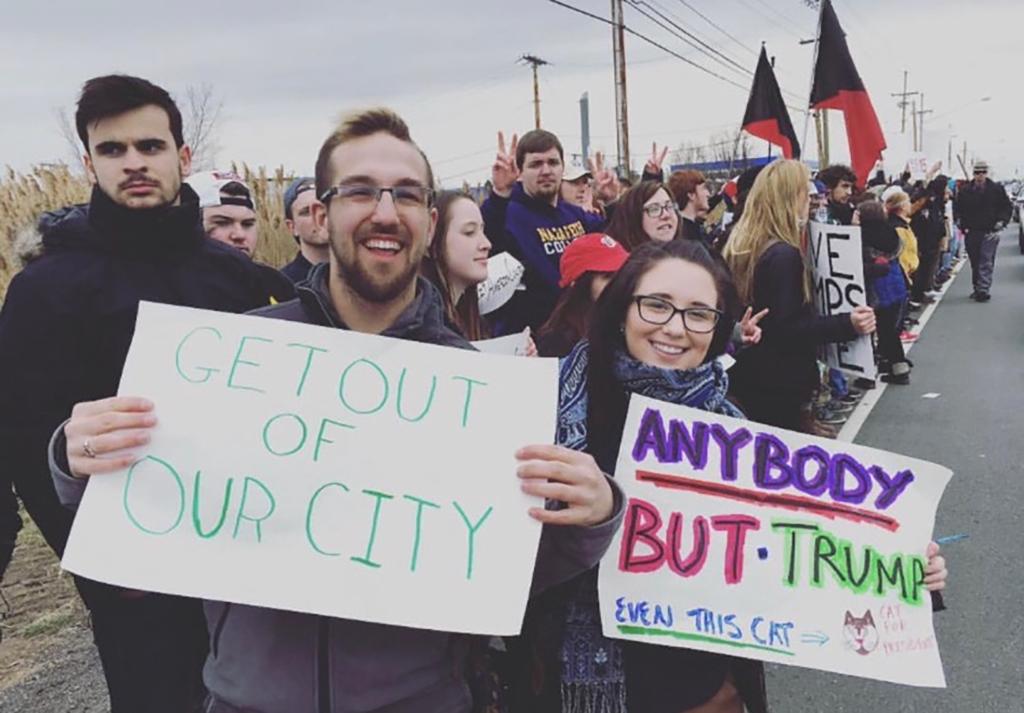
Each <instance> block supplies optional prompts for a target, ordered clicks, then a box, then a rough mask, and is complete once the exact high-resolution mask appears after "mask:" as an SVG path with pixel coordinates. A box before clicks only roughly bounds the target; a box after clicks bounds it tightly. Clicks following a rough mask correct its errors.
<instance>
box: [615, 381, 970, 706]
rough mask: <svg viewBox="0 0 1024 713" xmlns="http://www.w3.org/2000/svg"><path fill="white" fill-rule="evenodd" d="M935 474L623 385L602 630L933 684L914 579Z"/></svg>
mask: <svg viewBox="0 0 1024 713" xmlns="http://www.w3.org/2000/svg"><path fill="white" fill-rule="evenodd" d="M950 476H951V473H950V472H949V471H948V470H946V469H945V468H942V467H939V466H936V465H933V464H931V463H926V462H924V461H919V460H915V459H912V458H905V457H903V456H898V455H894V454H892V453H885V452H882V451H878V450H874V449H870V448H866V447H863V446H858V445H854V444H850V443H839V442H837V441H830V440H825V439H821V438H815V437H812V436H806V435H803V434H799V433H792V432H790V431H784V430H781V429H777V428H771V427H768V426H762V425H760V424H755V423H753V422H749V421H742V420H738V419H733V418H728V417H725V416H718V415H715V414H710V413H706V412H704V411H697V410H694V409H690V408H686V407H682V406H674V405H671V404H667V403H662V402H659V401H654V400H653V399H648V398H644V397H641V396H636V395H634V396H633V397H632V400H631V402H630V407H629V414H628V417H627V419H626V426H625V431H624V435H623V438H622V448H621V450H620V452H619V460H618V465H617V468H616V479H617V480H618V481H619V484H620V485H621V486H622V488H623V490H624V491H625V493H626V496H627V498H628V504H627V509H626V516H625V520H624V521H623V525H622V531H621V533H620V535H619V536H618V540H617V542H614V543H613V544H612V546H611V548H609V550H608V553H607V554H606V555H605V558H604V560H603V561H602V562H601V569H600V580H599V592H600V602H601V619H602V625H603V628H604V633H605V636H609V637H613V638H619V639H629V640H633V641H643V642H649V643H652V644H660V645H663V646H678V647H684V648H692V649H701V650H704V651H712V652H715V653H722V654H731V655H734V656H742V657H746V658H753V659H761V660H764V661H773V662H776V663H783V664H791V665H796V666H805V667H808V668H816V669H822V670H825V671H835V672H839V673H847V674H852V675H856V676H863V677H867V678H875V679H880V680H883V681H893V682H897V683H906V684H911V685H917V686H935V687H943V686H945V678H944V675H943V671H942V663H941V661H940V659H939V649H938V642H937V641H936V638H935V631H934V629H933V627H932V608H931V598H930V596H929V594H928V592H927V591H926V590H925V589H924V587H923V584H922V581H923V578H924V569H925V564H926V560H925V557H924V553H925V549H926V547H927V544H928V541H929V540H930V538H931V532H932V528H933V525H934V519H935V509H936V507H937V505H938V502H939V498H940V497H941V496H942V491H943V489H944V488H945V486H946V484H947V483H948V481H949V478H950Z"/></svg>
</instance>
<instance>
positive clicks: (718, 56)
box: [627, 0, 754, 76]
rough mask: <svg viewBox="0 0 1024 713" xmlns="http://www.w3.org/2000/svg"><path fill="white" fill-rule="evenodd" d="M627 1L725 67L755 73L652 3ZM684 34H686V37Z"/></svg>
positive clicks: (639, 0) (638, 0)
mask: <svg viewBox="0 0 1024 713" xmlns="http://www.w3.org/2000/svg"><path fill="white" fill-rule="evenodd" d="M627 1H628V2H629V4H630V5H632V6H633V9H634V10H636V11H637V12H639V13H640V14H641V15H643V16H644V17H646V18H647V19H648V20H651V21H652V22H654V23H655V24H657V25H659V26H660V27H661V28H662V29H664V30H667V31H668V32H669V33H671V34H673V35H675V36H676V37H678V38H679V39H680V40H682V41H683V42H685V43H686V44H688V45H690V46H691V47H693V48H694V49H696V50H697V51H699V52H701V53H702V54H704V55H705V56H707V57H710V58H711V59H713V60H715V61H716V62H718V63H719V64H721V65H723V66H724V67H726V68H728V69H732V70H733V71H736V70H737V69H738V70H739V71H740V72H742V73H743V74H744V75H747V76H753V74H754V73H753V72H751V71H750V70H749V69H747V68H746V67H744V66H743V65H742V64H740V63H739V62H737V61H736V60H734V59H733V58H732V57H729V56H727V55H725V54H723V53H722V52H720V51H719V50H716V49H715V48H714V47H712V46H711V45H709V44H707V43H706V42H704V41H703V40H701V39H700V38H699V37H697V36H696V35H694V34H693V33H691V32H689V31H687V30H686V29H684V28H683V27H682V26H680V25H679V24H677V23H676V22H674V21H673V20H672V19H671V18H669V17H667V16H666V15H665V14H664V13H662V12H660V11H658V10H657V9H656V8H654V7H653V6H652V5H651V4H650V3H648V2H645V1H644V0H627ZM641 5H646V6H647V7H648V8H650V10H651V12H653V13H654V14H656V15H658V16H659V17H660V18H661V19H663V20H664V21H665V22H667V23H668V24H670V25H672V27H674V28H676V30H678V32H673V31H672V30H671V29H669V28H668V27H665V25H664V24H662V23H661V22H659V21H658V20H656V19H654V18H653V17H651V16H650V15H648V14H647V13H646V12H645V11H644V10H642V9H641V8H640V6H641ZM680 32H681V33H682V35H680V34H679V33H680ZM683 35H685V37H684V36H683ZM686 38H692V40H693V41H692V42H691V41H690V40H689V39H686ZM695 43H696V44H695ZM702 47H703V48H707V50H709V51H706V50H704V49H702Z"/></svg>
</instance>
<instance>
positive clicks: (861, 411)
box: [836, 258, 967, 443]
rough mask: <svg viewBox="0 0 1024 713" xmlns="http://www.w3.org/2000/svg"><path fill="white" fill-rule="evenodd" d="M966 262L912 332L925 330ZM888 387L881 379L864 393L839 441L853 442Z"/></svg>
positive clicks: (956, 269) (907, 346)
mask: <svg viewBox="0 0 1024 713" xmlns="http://www.w3.org/2000/svg"><path fill="white" fill-rule="evenodd" d="M966 264H967V259H966V258H965V259H964V260H961V261H960V263H959V264H958V265H957V266H956V267H954V268H953V273H952V275H951V277H950V278H949V279H948V280H946V284H944V285H943V286H942V288H941V289H940V290H939V292H940V293H941V294H939V296H938V297H937V298H936V300H935V302H933V303H932V304H930V305H928V306H927V307H925V310H924V312H923V313H922V314H921V321H920V322H919V323H918V324H916V325H914V328H913V329H912V330H910V333H911V334H917V335H920V334H921V332H922V331H923V330H924V326H925V325H926V324H928V320H930V319H931V318H932V314H933V313H934V312H935V309H936V308H937V307H938V306H939V304H941V303H942V298H943V297H945V296H946V292H947V291H948V290H949V288H950V287H951V286H952V285H953V282H954V281H955V280H956V278H957V275H959V274H960V270H962V269H963V266H964V265H966ZM915 344H917V342H916V341H914V342H911V343H910V344H904V345H903V351H905V352H906V353H907V354H909V353H910V350H911V349H913V347H914V345H915ZM888 387H889V385H888V384H887V383H885V382H884V381H882V380H881V379H879V380H878V381H877V382H876V385H875V388H874V389H871V390H869V391H865V392H864V395H863V396H862V397H861V399H860V401H859V402H858V403H857V407H856V408H855V409H854V410H853V412H852V413H851V414H850V418H848V419H847V420H846V423H844V424H843V428H842V429H841V430H840V431H839V435H837V436H836V440H837V441H846V442H847V443H852V442H853V439H855V438H856V437H857V434H858V433H860V429H861V428H862V427H863V426H864V423H865V422H866V421H867V420H868V416H870V415H871V410H872V409H874V408H875V404H877V403H878V401H879V400H880V399H881V398H882V394H884V393H885V390H886V389H887V388H888Z"/></svg>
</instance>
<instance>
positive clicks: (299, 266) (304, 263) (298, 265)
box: [281, 252, 313, 285]
mask: <svg viewBox="0 0 1024 713" xmlns="http://www.w3.org/2000/svg"><path fill="white" fill-rule="evenodd" d="M312 268H313V263H311V262H310V261H309V260H307V259H306V256H305V255H303V254H302V253H301V252H300V253H299V254H297V255H296V256H295V259H294V260H292V261H291V262H290V263H288V264H287V265H285V266H284V267H282V268H281V274H283V275H284V276H285V277H287V278H288V279H289V280H291V281H292V284H293V285H297V284H299V283H300V282H302V281H303V280H305V279H306V278H307V277H309V271H310V270H311V269H312Z"/></svg>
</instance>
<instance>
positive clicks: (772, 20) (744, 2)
mask: <svg viewBox="0 0 1024 713" xmlns="http://www.w3.org/2000/svg"><path fill="white" fill-rule="evenodd" d="M739 3H740V4H741V5H743V7H745V8H747V9H748V10H751V11H753V12H756V13H757V14H758V15H760V16H761V17H763V18H764V19H766V20H768V22H770V23H772V24H773V25H775V26H776V27H778V28H779V29H780V30H782V31H783V32H788V33H789V34H791V35H792V36H793V37H795V38H797V39H798V40H799V39H803V38H802V37H801V36H800V35H799V34H797V33H796V32H794V31H793V30H792V28H790V27H788V26H785V25H782V24H781V23H779V21H778V20H776V19H775V18H774V17H772V16H771V15H767V14H765V13H764V12H763V11H762V10H758V9H757V8H756V7H754V6H753V5H751V4H750V3H748V2H747V0H739Z"/></svg>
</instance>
